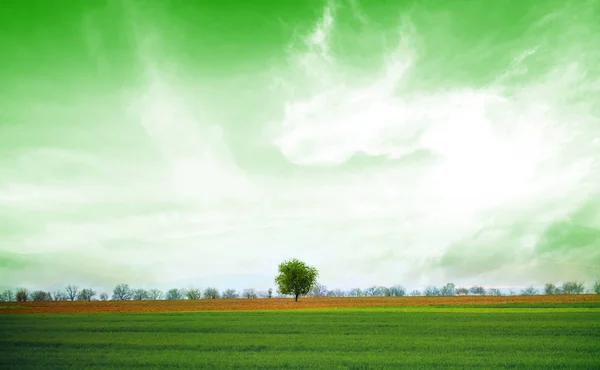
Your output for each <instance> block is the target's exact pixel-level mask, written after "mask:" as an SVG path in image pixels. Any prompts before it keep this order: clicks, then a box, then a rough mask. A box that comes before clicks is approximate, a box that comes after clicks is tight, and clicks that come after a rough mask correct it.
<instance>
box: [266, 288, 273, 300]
mask: <svg viewBox="0 0 600 370" xmlns="http://www.w3.org/2000/svg"><path fill="white" fill-rule="evenodd" d="M267 298H273V288H269V290H267Z"/></svg>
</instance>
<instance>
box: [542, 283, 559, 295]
mask: <svg viewBox="0 0 600 370" xmlns="http://www.w3.org/2000/svg"><path fill="white" fill-rule="evenodd" d="M560 293H561V291H560V288H559V287H557V286H556V285H554V284H552V283H547V284H546V285H544V294H548V295H552V294H560Z"/></svg>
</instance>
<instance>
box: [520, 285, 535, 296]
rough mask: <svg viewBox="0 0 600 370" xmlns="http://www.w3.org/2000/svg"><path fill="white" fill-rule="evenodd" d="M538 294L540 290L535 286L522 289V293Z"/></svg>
mask: <svg viewBox="0 0 600 370" xmlns="http://www.w3.org/2000/svg"><path fill="white" fill-rule="evenodd" d="M536 294H538V290H537V289H536V288H534V287H533V286H529V287H527V288H525V289H523V290H521V295H536Z"/></svg>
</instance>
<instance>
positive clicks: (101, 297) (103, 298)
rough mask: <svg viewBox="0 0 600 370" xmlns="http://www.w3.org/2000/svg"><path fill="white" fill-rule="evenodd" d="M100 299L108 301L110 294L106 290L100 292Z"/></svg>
mask: <svg viewBox="0 0 600 370" xmlns="http://www.w3.org/2000/svg"><path fill="white" fill-rule="evenodd" d="M100 300H101V301H108V294H107V293H106V292H102V293H100Z"/></svg>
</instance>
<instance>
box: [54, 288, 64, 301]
mask: <svg viewBox="0 0 600 370" xmlns="http://www.w3.org/2000/svg"><path fill="white" fill-rule="evenodd" d="M52 300H53V301H66V300H67V295H66V294H65V293H64V292H63V291H62V290H57V291H55V292H54V293H52Z"/></svg>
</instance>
